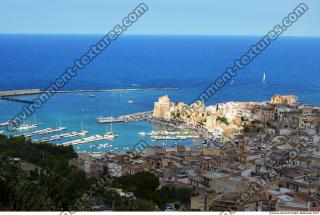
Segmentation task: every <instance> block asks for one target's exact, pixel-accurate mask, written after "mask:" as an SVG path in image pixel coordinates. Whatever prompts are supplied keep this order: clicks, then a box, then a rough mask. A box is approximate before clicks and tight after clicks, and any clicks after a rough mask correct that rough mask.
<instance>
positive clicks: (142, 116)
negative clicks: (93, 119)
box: [97, 111, 153, 124]
mask: <svg viewBox="0 0 320 215" xmlns="http://www.w3.org/2000/svg"><path fill="white" fill-rule="evenodd" d="M152 113H153V111H145V112H139V113H134V114H126V115H121V116H118V117H99V118H98V119H97V121H98V123H100V124H103V123H115V122H136V121H142V120H149V119H151V118H152Z"/></svg>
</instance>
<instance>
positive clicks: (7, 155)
mask: <svg viewBox="0 0 320 215" xmlns="http://www.w3.org/2000/svg"><path fill="white" fill-rule="evenodd" d="M76 157H77V154H76V153H75V152H74V150H73V148H72V147H71V146H70V147H64V146H55V145H53V144H45V143H41V144H36V143H32V142H30V141H29V140H26V139H25V138H23V137H10V138H7V137H6V136H3V135H0V194H1V195H0V210H14V211H40V210H43V211H49V210H51V211H52V210H55V211H78V210H87V211H90V210H122V211H123V210H126V211H137V210H138V211H151V210H157V209H164V205H165V204H166V203H169V202H170V203H171V202H174V203H175V205H176V208H179V207H180V205H182V204H189V203H190V198H191V190H189V189H187V188H177V189H176V188H174V187H167V186H165V187H162V188H161V189H159V185H160V183H159V178H158V177H157V176H156V175H154V174H152V173H149V172H138V173H137V174H135V175H131V176H123V177H119V178H112V177H110V175H109V174H108V171H107V170H105V171H104V175H101V178H99V179H97V178H88V177H87V176H86V174H85V173H84V172H83V171H82V170H81V169H79V168H78V167H76V166H73V165H70V159H73V158H76ZM102 178H103V179H104V180H103V181H102ZM101 182H102V183H101ZM115 188H121V189H122V190H123V191H124V192H125V193H130V192H132V194H133V195H128V196H120V195H119V191H117V190H116V189H115ZM84 197H85V198H84ZM96 206H102V207H98V208H97V207H96Z"/></svg>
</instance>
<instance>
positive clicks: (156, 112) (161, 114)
mask: <svg viewBox="0 0 320 215" xmlns="http://www.w3.org/2000/svg"><path fill="white" fill-rule="evenodd" d="M170 106H171V104H170V99H169V97H168V96H161V97H160V98H159V101H157V102H155V103H154V109H153V116H154V117H155V118H159V119H166V120H170V118H171V113H170Z"/></svg>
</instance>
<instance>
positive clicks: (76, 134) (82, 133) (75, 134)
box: [33, 130, 88, 143]
mask: <svg viewBox="0 0 320 215" xmlns="http://www.w3.org/2000/svg"><path fill="white" fill-rule="evenodd" d="M87 133H88V131H86V130H82V131H80V132H76V131H73V132H70V133H64V134H57V135H54V136H51V137H48V138H42V139H37V140H33V141H34V142H36V143H39V142H50V141H56V140H62V139H67V138H72V137H79V136H85V135H86V134H87Z"/></svg>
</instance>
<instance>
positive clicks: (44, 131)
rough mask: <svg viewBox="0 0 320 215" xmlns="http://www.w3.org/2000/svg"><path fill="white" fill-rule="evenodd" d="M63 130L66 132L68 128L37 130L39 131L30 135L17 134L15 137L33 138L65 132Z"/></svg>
mask: <svg viewBox="0 0 320 215" xmlns="http://www.w3.org/2000/svg"><path fill="white" fill-rule="evenodd" d="M63 130H66V128H65V127H59V128H45V129H42V130H37V131H34V132H30V133H23V134H17V135H15V136H14V137H17V136H25V137H33V136H36V135H44V134H51V133H57V132H60V131H63Z"/></svg>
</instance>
